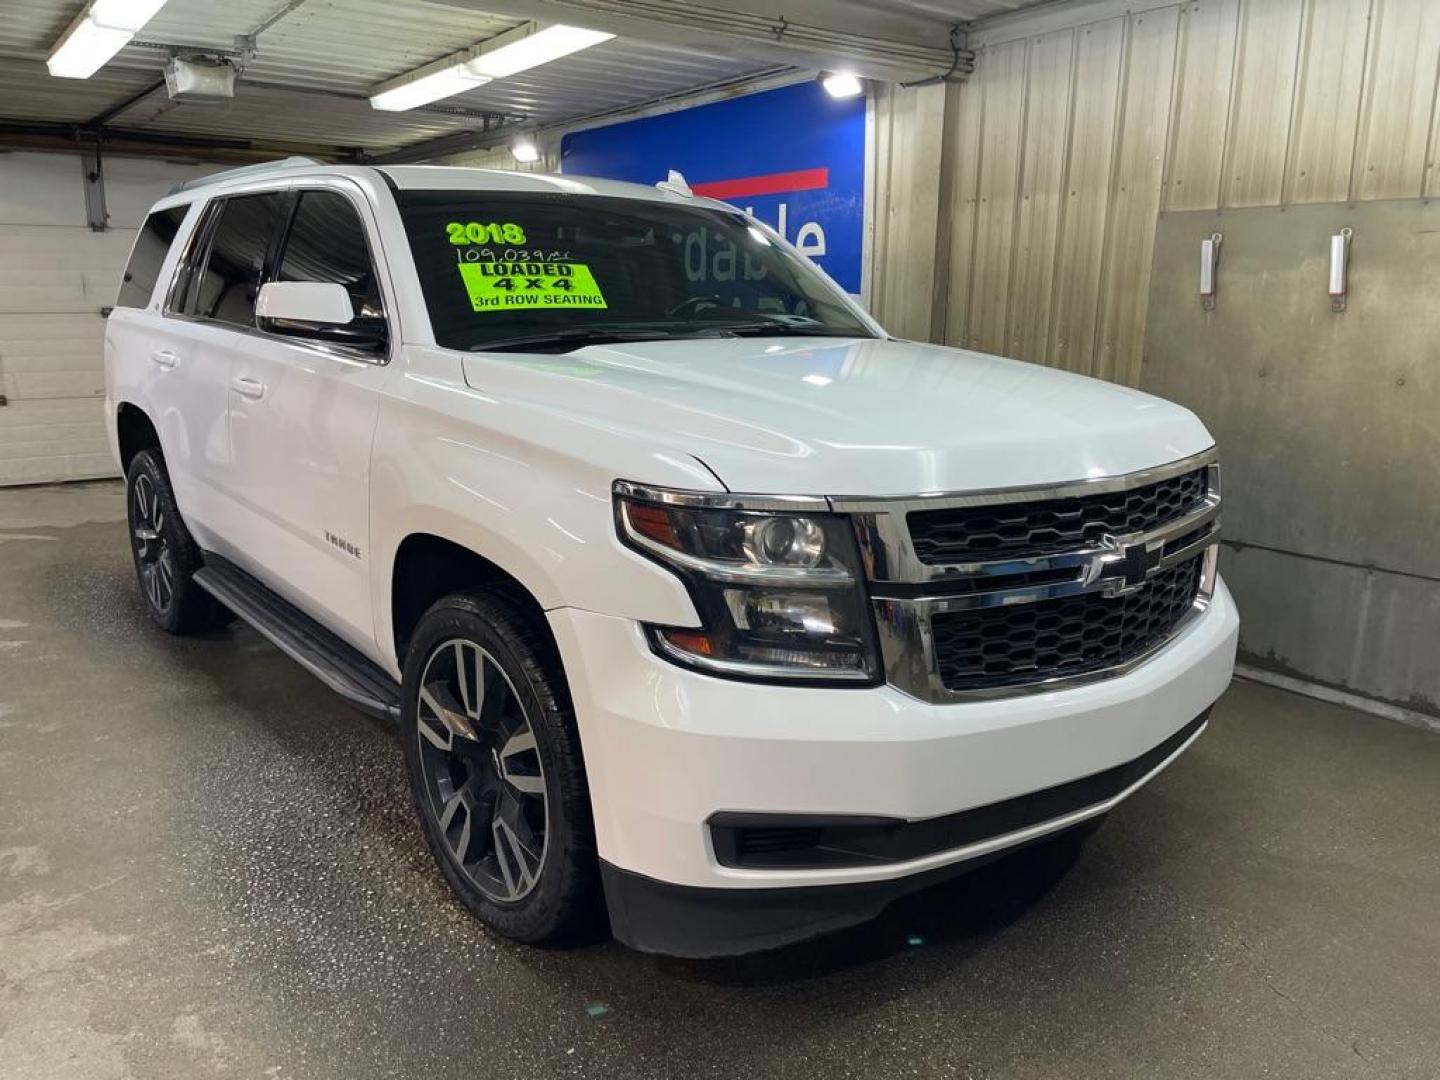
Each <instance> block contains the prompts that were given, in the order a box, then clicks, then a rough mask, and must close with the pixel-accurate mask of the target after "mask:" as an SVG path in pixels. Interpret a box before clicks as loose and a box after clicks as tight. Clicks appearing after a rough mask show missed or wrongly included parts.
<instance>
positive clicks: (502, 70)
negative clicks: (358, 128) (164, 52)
mask: <svg viewBox="0 0 1440 1080" xmlns="http://www.w3.org/2000/svg"><path fill="white" fill-rule="evenodd" d="M147 2H149V0H147ZM614 36H615V35H614V34H607V33H605V32H604V31H601V30H585V29H582V28H581V27H578V26H562V25H558V24H557V25H553V26H541V24H540V23H536V22H531V23H526V24H525V25H524V26H521V27H517V28H516V29H514V30H510V31H507V32H506V33H504V34H500V35H498V36H497V37H493V38H491V39H490V40H489V41H485V42H481V43H480V44H479V45H476V46H474V47H473V48H469V49H465V50H463V51H462V52H458V53H452V54H451V55H449V56H447V57H445V58H444V59H441V60H437V61H435V62H434V63H433V64H426V65H425V66H424V67H422V68H417V69H416V70H414V71H412V72H409V73H407V74H405V75H401V76H400V77H399V78H396V79H391V80H390V81H389V82H386V83H381V84H380V86H379V87H378V88H377V89H376V91H375V93H374V94H372V95H371V96H370V104H371V105H372V106H374V107H375V108H377V109H384V110H386V111H388V112H402V111H404V110H405V109H414V108H418V107H419V106H421V105H428V104H430V103H431V102H432V101H439V100H440V99H441V98H446V97H450V96H451V95H452V94H461V93H464V92H465V91H466V90H473V89H475V88H476V87H477V86H483V85H485V84H486V83H487V82H490V81H491V80H492V79H503V78H506V77H507V76H510V75H514V74H516V73H517V72H521V71H526V70H528V69H529V68H532V67H538V66H539V65H541V64H548V63H549V62H550V61H552V60H559V59H560V58H561V57H563V56H569V55H570V54H571V53H576V52H579V51H580V50H581V49H588V48H590V46H592V45H598V44H600V43H601V42H602V41H609V40H610V39H611V38H613V37H614Z"/></svg>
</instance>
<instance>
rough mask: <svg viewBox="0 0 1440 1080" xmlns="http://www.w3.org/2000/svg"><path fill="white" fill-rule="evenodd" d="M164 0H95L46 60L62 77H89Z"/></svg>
mask: <svg viewBox="0 0 1440 1080" xmlns="http://www.w3.org/2000/svg"><path fill="white" fill-rule="evenodd" d="M164 6H165V0H94V2H93V3H92V4H90V6H89V7H87V8H86V9H85V10H84V11H82V12H81V13H80V14H79V16H77V17H76V19H75V21H74V22H72V23H71V24H70V26H69V27H68V28H67V29H66V31H65V33H64V34H62V35H61V36H60V40H59V41H57V42H56V43H55V47H54V48H53V49H51V50H50V56H49V57H48V58H47V59H46V61H45V66H46V68H48V69H49V71H50V74H51V75H54V76H56V77H58V78H61V79H88V78H90V76H91V75H94V74H95V72H97V71H99V70H100V69H101V68H102V67H104V66H105V62H106V61H107V60H109V59H110V58H111V57H112V56H114V55H115V54H116V53H117V52H119V51H120V50H121V49H123V48H124V47H125V46H126V44H127V43H128V42H129V41H130V39H131V38H132V37H134V36H135V32H136V31H137V30H139V29H141V28H142V27H143V26H144V25H145V24H146V23H148V22H149V21H150V20H151V19H153V18H154V17H155V13H156V12H158V11H159V10H160V9H161V8H162V7H164Z"/></svg>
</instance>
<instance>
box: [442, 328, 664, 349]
mask: <svg viewBox="0 0 1440 1080" xmlns="http://www.w3.org/2000/svg"><path fill="white" fill-rule="evenodd" d="M673 336H674V334H673V332H672V331H669V330H640V329H634V330H626V329H624V328H622V327H610V328H606V327H603V326H572V327H568V328H566V329H563V330H549V331H546V332H545V333H543V334H523V335H520V336H518V337H508V338H497V339H496V340H494V341H482V342H480V343H479V344H478V345H471V346H470V348H469V350H468V351H469V352H521V351H525V350H534V351H537V352H541V351H548V350H549V349H551V348H553V347H555V346H560V347H561V351H568V350H569V349H572V348H578V347H579V346H581V345H604V344H607V343H609V342H615V341H655V340H657V339H659V338H668V337H673Z"/></svg>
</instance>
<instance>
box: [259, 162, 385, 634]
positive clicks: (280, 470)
mask: <svg viewBox="0 0 1440 1080" xmlns="http://www.w3.org/2000/svg"><path fill="white" fill-rule="evenodd" d="M300 183H301V184H302V185H303V186H301V187H299V188H298V189H297V191H296V193H295V194H296V201H295V203H294V207H293V210H292V213H291V217H290V220H289V225H288V229H287V230H286V232H285V236H284V238H283V239H282V242H281V244H280V245H279V248H278V252H277V255H276V257H275V260H274V264H273V272H272V274H271V277H272V279H273V280H277V281H320V282H334V283H338V284H341V285H343V286H345V288H346V290H347V291H348V292H349V294H350V298H351V305H352V307H353V309H354V312H355V320H356V321H355V323H354V324H353V325H352V327H351V328H350V331H351V332H353V331H363V332H364V333H365V334H366V335H368V336H371V337H377V336H378V337H379V338H381V342H382V343H380V344H370V345H361V344H359V343H358V342H356V341H354V340H348V339H347V330H346V329H345V328H334V327H331V328H325V327H316V326H306V325H304V324H281V323H278V322H275V321H262V324H261V325H260V326H258V327H257V328H256V333H255V335H254V336H253V337H252V338H251V340H250V342H249V343H248V345H247V348H246V350H245V353H244V355H243V357H241V358H239V359H237V361H236V363H235V366H234V369H233V371H232V389H231V393H230V433H231V439H232V443H233V446H234V454H235V470H234V476H235V478H236V485H237V498H238V501H239V502H240V503H241V504H242V505H243V507H244V513H245V522H244V527H243V531H242V533H241V535H242V536H243V541H244V543H243V545H242V549H241V552H240V557H241V560H242V565H245V566H246V567H247V569H249V570H250V571H251V572H252V573H253V574H255V575H256V576H257V577H259V578H261V579H262V580H264V581H266V582H267V583H268V584H270V585H271V587H272V588H274V589H276V591H278V592H280V593H281V594H282V595H285V596H286V597H287V598H288V599H289V600H291V602H293V603H295V604H296V605H298V606H299V607H301V608H302V609H304V610H305V611H307V612H309V613H310V614H311V615H312V616H314V617H315V618H317V619H319V620H320V621H322V622H323V623H325V624H326V625H327V626H328V627H329V628H330V629H332V630H333V631H334V632H336V633H338V634H340V635H341V636H342V637H344V638H346V639H348V640H349V641H350V643H351V644H353V645H356V646H357V647H359V648H361V649H362V651H365V652H367V653H370V654H371V655H374V653H375V651H376V647H375V627H374V619H373V616H372V613H371V605H370V577H369V573H368V569H367V563H368V560H369V558H370V551H369V539H370V537H369V515H370V451H371V444H372V441H373V437H374V433H375V423H376V418H377V416H378V415H379V392H380V389H381V387H382V386H383V385H384V384H385V382H386V381H387V379H388V378H389V377H390V369H389V368H388V367H387V363H388V360H389V356H390V342H391V341H393V340H394V339H395V335H394V334H393V333H389V322H388V319H389V316H388V315H387V312H389V311H392V310H393V304H392V303H387V292H388V283H386V282H383V281H382V274H381V273H380V271H381V268H382V267H383V263H382V261H381V260H380V259H379V258H378V255H379V253H380V252H379V247H378V241H377V236H378V230H377V229H376V227H375V222H374V219H373V216H372V213H371V210H370V207H369V205H368V203H367V202H366V201H365V198H364V196H363V195H362V194H361V192H360V191H359V189H358V188H357V187H355V186H354V185H353V184H350V183H349V182H348V181H344V180H341V179H336V180H333V181H324V182H322V181H320V180H306V181H302V182H300Z"/></svg>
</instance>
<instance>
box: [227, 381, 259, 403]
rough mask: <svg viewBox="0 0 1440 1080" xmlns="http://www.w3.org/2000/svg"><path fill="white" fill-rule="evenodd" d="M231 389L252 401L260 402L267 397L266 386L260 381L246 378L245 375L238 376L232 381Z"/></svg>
mask: <svg viewBox="0 0 1440 1080" xmlns="http://www.w3.org/2000/svg"><path fill="white" fill-rule="evenodd" d="M230 389H232V390H234V391H235V392H236V393H237V394H239V395H240V396H241V397H244V398H249V399H250V400H251V401H259V400H260V399H261V398H262V397H264V396H265V384H264V383H262V382H261V381H260V380H259V379H250V378H246V377H245V376H244V375H238V376H236V377H235V378H234V379H232V380H230Z"/></svg>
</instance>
